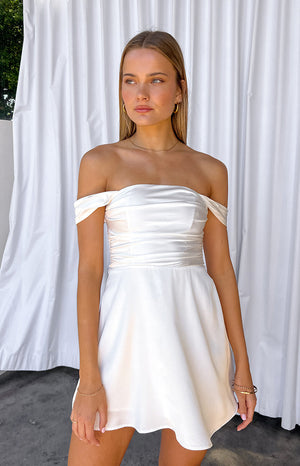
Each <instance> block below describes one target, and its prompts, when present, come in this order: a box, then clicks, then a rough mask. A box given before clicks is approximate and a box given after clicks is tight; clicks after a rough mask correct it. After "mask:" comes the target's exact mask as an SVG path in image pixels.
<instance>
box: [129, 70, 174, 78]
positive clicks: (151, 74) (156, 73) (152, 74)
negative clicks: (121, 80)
mask: <svg viewBox="0 0 300 466" xmlns="http://www.w3.org/2000/svg"><path fill="white" fill-rule="evenodd" d="M158 74H162V75H164V76H168V75H167V74H166V73H163V72H162V71H157V72H155V73H150V74H147V76H157V75H158ZM124 76H131V77H135V74H132V73H124V74H123V77H124Z"/></svg>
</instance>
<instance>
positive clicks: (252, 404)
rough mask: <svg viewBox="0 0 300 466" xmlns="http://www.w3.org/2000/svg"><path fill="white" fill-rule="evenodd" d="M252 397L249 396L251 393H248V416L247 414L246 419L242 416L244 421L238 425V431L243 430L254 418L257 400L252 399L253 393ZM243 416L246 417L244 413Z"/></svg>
mask: <svg viewBox="0 0 300 466" xmlns="http://www.w3.org/2000/svg"><path fill="white" fill-rule="evenodd" d="M250 397H251V398H250ZM250 397H249V395H247V398H246V416H245V419H243V418H242V419H243V422H242V423H241V424H240V425H239V426H238V427H237V430H238V431H241V430H243V429H245V428H246V427H247V426H248V425H249V424H250V423H251V422H252V420H253V415H254V408H255V404H256V400H255V399H252V397H253V395H250ZM243 417H244V415H243Z"/></svg>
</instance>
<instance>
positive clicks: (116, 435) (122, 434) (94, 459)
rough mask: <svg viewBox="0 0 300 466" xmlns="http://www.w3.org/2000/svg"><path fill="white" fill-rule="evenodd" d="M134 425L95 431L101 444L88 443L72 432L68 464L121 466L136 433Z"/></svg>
mask: <svg viewBox="0 0 300 466" xmlns="http://www.w3.org/2000/svg"><path fill="white" fill-rule="evenodd" d="M134 431H135V429H134V428H133V427H123V428H122V429H116V430H107V431H106V432H104V434H102V433H101V432H100V431H95V436H96V438H97V440H99V442H100V446H99V447H97V446H95V445H88V444H86V443H85V442H83V441H81V440H79V439H78V437H76V435H75V434H74V433H73V432H72V436H71V441H70V448H69V457H68V466H82V465H84V466H119V465H120V464H121V462H122V459H123V456H124V455H125V452H126V450H127V447H128V445H129V443H130V440H131V438H132V436H133V434H134Z"/></svg>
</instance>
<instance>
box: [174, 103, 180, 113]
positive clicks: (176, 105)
mask: <svg viewBox="0 0 300 466" xmlns="http://www.w3.org/2000/svg"><path fill="white" fill-rule="evenodd" d="M178 108H179V105H178V104H175V109H174V111H173V113H177V112H178Z"/></svg>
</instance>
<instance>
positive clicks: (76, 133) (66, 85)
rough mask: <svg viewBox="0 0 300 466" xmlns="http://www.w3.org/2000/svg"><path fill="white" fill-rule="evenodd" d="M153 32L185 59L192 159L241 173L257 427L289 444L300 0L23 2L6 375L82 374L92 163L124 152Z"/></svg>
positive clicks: (237, 254)
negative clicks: (145, 41)
mask: <svg viewBox="0 0 300 466" xmlns="http://www.w3.org/2000/svg"><path fill="white" fill-rule="evenodd" d="M147 28H155V29H163V30H166V31H168V32H170V33H171V34H174V35H175V37H176V38H177V40H178V41H179V43H180V45H181V46H182V49H183V53H184V56H185V61H186V67H187V73H188V84H189V96H190V110H189V133H188V143H189V145H191V146H192V147H194V148H195V149H198V150H201V151H203V152H206V153H209V154H211V155H213V156H215V157H218V158H219V159H221V160H223V161H224V162H225V164H226V165H227V167H228V171H229V218H228V221H229V227H228V231H229V240H230V247H231V255H232V261H233V264H234V267H235V270H236V274H237V279H238V286H239V291H240V298H241V305H242V313H243V319H244V324H245V332H246V339H247V344H248V350H249V356H250V361H251V366H252V372H253V378H254V383H255V384H256V385H257V386H258V387H259V392H258V406H257V411H258V412H260V413H262V414H265V415H268V416H273V417H277V416H280V417H282V425H283V427H285V428H287V429H291V428H293V427H294V426H295V424H296V423H299V420H300V386H299V385H300V367H299V361H300V346H299V341H300V338H299V337H300V335H299V333H300V331H299V327H300V326H299V319H300V317H299V315H300V314H299V302H300V296H299V283H300V270H299V269H300V252H299V246H300V243H299V237H300V215H299V214H300V209H299V203H300V199H299V197H300V189H299V186H300V185H299V175H300V166H299V165H300V157H299V137H300V132H299V127H300V121H299V116H300V96H299V82H300V71H299V70H300V67H299V59H300V58H299V57H300V2H299V1H298V0H286V1H285V0H260V1H259V0H253V1H251V0H202V1H197V0H148V1H145V0H123V1H122V0H107V1H105V0H76V1H72V0H24V31H25V37H24V46H23V53H22V60H21V69H20V77H19V85H18V91H17V98H16V108H15V113H14V119H13V130H14V166H15V181H14V187H13V195H12V202H11V209H10V218H9V222H10V234H9V237H8V241H7V244H6V248H5V251H4V256H3V262H2V268H1V273H0V341H1V350H0V369H8V370H18V369H24V370H27V369H28V370H44V369H48V368H52V367H55V366H58V365H65V366H71V367H78V341H77V327H76V325H77V323H76V289H77V264H78V250H77V234H76V225H75V221H74V211H73V202H74V200H75V199H76V197H77V178H78V169H79V162H80V159H81V157H82V155H83V154H84V153H85V152H86V151H87V150H89V149H91V148H92V147H94V146H96V145H98V144H102V143H107V142H113V141H116V140H117V139H118V67H119V60H120V55H121V51H122V48H123V46H124V45H125V43H126V42H127V40H129V38H131V37H132V36H133V35H134V34H136V33H137V32H140V31H141V30H144V29H147Z"/></svg>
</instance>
